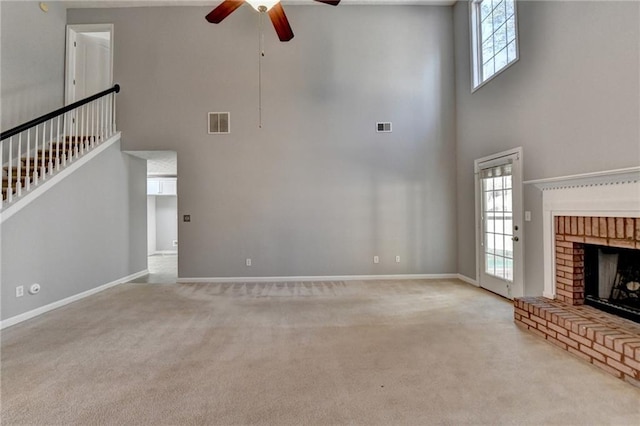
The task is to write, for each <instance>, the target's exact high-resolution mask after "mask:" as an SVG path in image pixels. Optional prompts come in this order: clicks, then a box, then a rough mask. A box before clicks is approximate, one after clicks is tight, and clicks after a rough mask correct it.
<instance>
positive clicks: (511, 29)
mask: <svg viewBox="0 0 640 426" xmlns="http://www.w3.org/2000/svg"><path fill="white" fill-rule="evenodd" d="M515 38H516V17H515V16H512V17H511V18H509V20H508V21H507V41H509V42H511V41H513V40H515Z"/></svg>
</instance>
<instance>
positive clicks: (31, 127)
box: [0, 84, 120, 209]
mask: <svg viewBox="0 0 640 426" xmlns="http://www.w3.org/2000/svg"><path fill="white" fill-rule="evenodd" d="M118 92H120V86H119V85H118V84H116V85H114V86H113V87H112V88H109V89H107V90H104V91H102V92H100V93H96V94H95V95H93V96H89V97H88V98H85V99H82V100H80V101H77V102H74V103H72V104H70V105H67V106H65V107H63V108H60V109H58V110H56V111H53V112H50V113H49V114H45V115H43V116H42V117H39V118H36V119H34V120H31V121H29V122H27V123H24V124H22V125H20V126H17V127H14V128H13V129H10V130H7V131H4V132H2V134H0V165H1V166H2V198H1V201H0V209H1V208H4V207H5V206H6V205H8V204H10V203H12V202H14V201H15V200H16V199H17V198H19V197H21V196H22V195H24V194H25V193H26V192H28V191H30V190H31V189H33V188H34V187H36V186H38V185H39V184H41V183H42V182H44V181H46V180H47V178H50V177H52V176H53V175H54V174H55V173H57V172H58V171H60V170H61V169H63V168H64V167H66V166H67V165H69V163H72V162H74V161H76V160H77V159H78V158H80V157H81V156H83V155H84V154H86V153H87V152H89V151H91V150H92V149H93V148H94V147H96V146H97V145H99V144H101V143H102V142H104V141H106V140H107V139H109V138H110V137H111V136H113V134H114V133H116V102H115V94H116V93H118Z"/></svg>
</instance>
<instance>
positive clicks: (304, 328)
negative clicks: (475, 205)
mask: <svg viewBox="0 0 640 426" xmlns="http://www.w3.org/2000/svg"><path fill="white" fill-rule="evenodd" d="M512 317H513V313H512V306H511V304H510V303H509V302H508V301H506V300H504V299H501V298H499V297H497V296H494V295H492V294H490V293H487V292H485V291H483V290H479V289H476V288H474V287H471V286H469V285H467V284H463V283H461V282H459V281H455V280H442V281H375V282H358V281H353V282H319V283H275V284H264V283H261V284H166V285H159V284H125V285H122V286H119V287H115V288H113V289H110V290H108V291H105V292H103V293H100V294H98V295H95V296H92V297H90V298H87V299H84V300H82V301H80V302H77V303H74V304H71V305H69V306H67V307H64V308H61V309H58V310H56V311H53V312H50V313H48V314H45V315H42V316H40V317H38V318H35V319H33V320H30V321H28V322H25V323H22V324H19V325H16V326H14V327H11V328H9V329H7V330H5V331H4V332H3V334H2V395H1V397H2V424H3V425H11V424H30V425H31V424H78V425H91V424H118V425H124V424H126V425H137V424H140V425H142V424H145V425H161V424H164V425H181V424H185V425H189V424H221V425H229V424H270V425H299V424H317V425H334V424H357V425H372V424H380V425H401V424H402V425H404V424H408V425H417V424H451V425H459V424H531V425H540V424H562V425H568V424H576V425H586V424H638V423H639V422H640V403H639V401H640V390H639V389H637V388H635V387H633V386H631V385H629V384H627V383H625V382H623V381H620V380H617V379H615V378H613V377H611V376H609V375H607V374H605V373H603V372H601V371H599V370H598V369H596V368H595V367H592V366H590V365H588V364H585V363H584V362H582V361H581V360H578V359H576V358H573V357H572V356H570V355H568V354H567V353H566V352H564V351H562V350H560V349H557V348H555V347H553V346H551V345H549V344H547V343H545V342H544V341H542V340H540V339H539V338H536V337H534V336H531V335H529V334H527V333H526V332H524V331H522V330H520V329H518V328H517V327H516V326H515V325H514V323H513V318H512Z"/></svg>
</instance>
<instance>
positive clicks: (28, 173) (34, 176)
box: [24, 126, 38, 191]
mask: <svg viewBox="0 0 640 426" xmlns="http://www.w3.org/2000/svg"><path fill="white" fill-rule="evenodd" d="M37 140H38V127H37V126H36V141H37ZM30 156H31V129H29V130H27V162H26V163H25V166H24V167H25V177H26V178H27V191H28V190H30V189H31V179H30V177H31V178H32V179H33V181H34V182H35V183H36V184H37V183H38V176H37V173H32V172H33V171H34V169H32V168H31V164H30V162H31V158H30ZM35 165H36V167H35V170H38V163H37V162H36V164H35Z"/></svg>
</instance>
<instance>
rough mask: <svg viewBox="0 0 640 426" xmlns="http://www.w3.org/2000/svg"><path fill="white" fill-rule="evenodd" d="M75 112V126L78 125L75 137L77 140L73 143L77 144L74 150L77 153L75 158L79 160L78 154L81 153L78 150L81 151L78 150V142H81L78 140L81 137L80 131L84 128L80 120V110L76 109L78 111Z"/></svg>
mask: <svg viewBox="0 0 640 426" xmlns="http://www.w3.org/2000/svg"><path fill="white" fill-rule="evenodd" d="M74 112H75V114H74V115H75V118H74V120H75V124H76V130H75V136H76V138H75V140H74V141H73V142H75V145H74V148H73V150H74V151H75V155H74V158H78V152H79V151H78V150H79V148H78V140H79V139H78V138H79V137H80V130H81V129H82V128H81V127H80V119H79V118H78V109H77V108H76V109H75V110H74Z"/></svg>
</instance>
